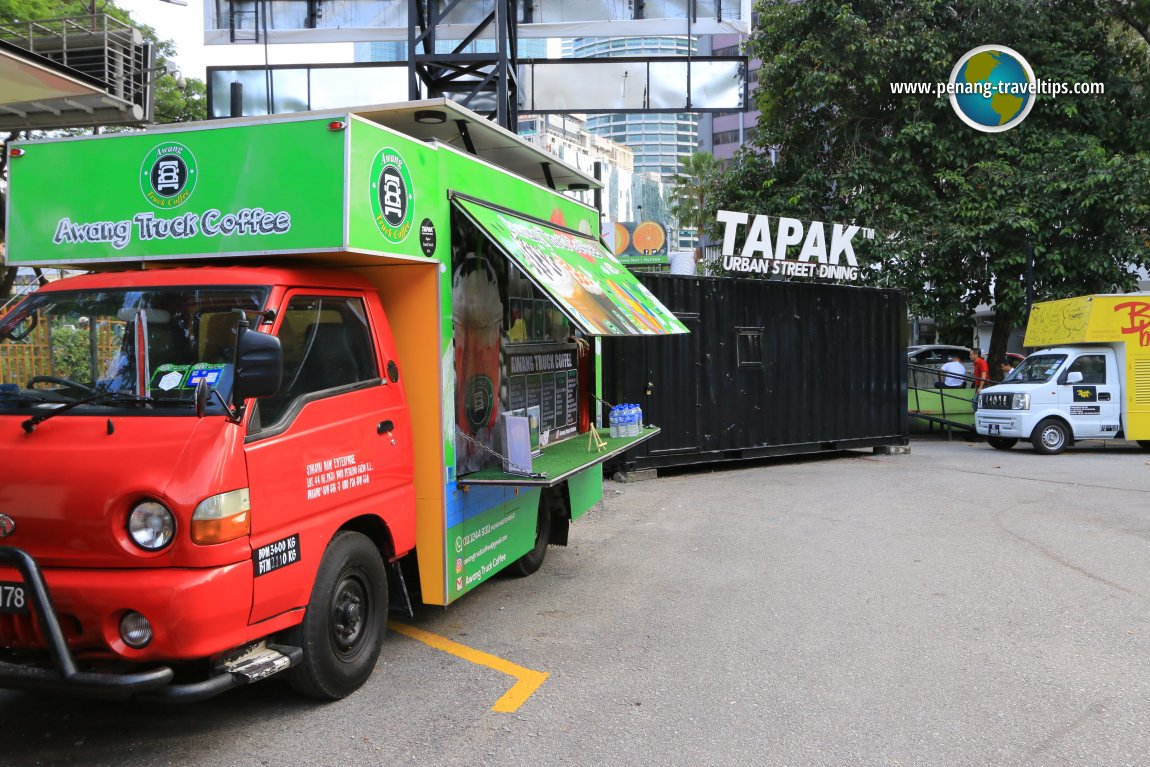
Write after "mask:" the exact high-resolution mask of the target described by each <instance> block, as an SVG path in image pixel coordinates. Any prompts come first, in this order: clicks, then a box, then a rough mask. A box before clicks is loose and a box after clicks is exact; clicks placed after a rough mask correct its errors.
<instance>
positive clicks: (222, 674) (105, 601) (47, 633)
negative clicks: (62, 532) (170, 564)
mask: <svg viewBox="0 0 1150 767" xmlns="http://www.w3.org/2000/svg"><path fill="white" fill-rule="evenodd" d="M247 567H248V570H249V572H248V573H247V574H246V576H245V577H246V579H247V581H248V592H247V593H249V594H250V577H251V576H250V564H248V565H247ZM2 568H11V569H12V570H15V571H16V572H17V573H18V574H19V580H20V581H21V582H22V583H23V584H24V588H25V594H26V601H27V604H28V608H29V612H30V614H31V619H32V620H33V621H34V625H32V629H33V634H34V636H32V637H29V632H28V630H27V627H25V629H24V630H23V631H16V632H15V633H16V634H18V635H22V636H20V637H18V638H19V639H22V640H24V641H22V642H19V641H17V642H14V641H13V639H12V637H11V636H9V637H2V636H0V650H4V649H8V650H14V651H15V652H14V654H15V655H16V656H17V657H20V656H21V651H22V650H24V651H28V650H31V651H33V652H32V653H31V655H32V656H35V657H37V658H38V660H37V661H36V662H13V661H10V660H0V688H10V689H39V690H51V691H56V692H66V693H74V694H80V695H84V696H85V697H96V698H105V699H113V700H124V699H128V698H145V699H153V700H164V701H172V702H185V701H188V702H190V701H195V700H201V699H203V698H208V697H211V696H213V695H217V694H219V693H221V692H224V691H225V690H228V689H231V688H232V687H238V686H240V685H243V684H246V683H248V682H250V681H255V679H258V678H262V677H263V676H265V675H266V674H265V673H261V674H259V675H253V674H251V673H245V672H243V671H241V672H236V671H232V670H228V669H226V668H221V669H219V670H214V671H213V672H212V673H210V674H209V675H208V677H207V678H206V679H203V680H201V681H197V682H193V683H188V684H173V679H174V677H175V672H174V670H173V668H172V666H171V665H168V664H167V663H166V662H163V661H160V660H154V659H152V658H153V657H154V656H156V654H157V653H156V651H155V649H153V648H154V647H155V646H156V645H157V644H160V645H161V646H163V645H172V644H173V643H174V639H175V637H176V636H177V635H178V633H179V630H180V627H181V626H183V627H185V628H187V627H199V628H198V629H197V631H198V632H199V633H196V631H193V632H192V633H191V635H190V636H187V637H186V638H187V639H189V640H190V642H189V643H187V644H186V645H185V653H188V654H187V655H184V654H179V655H177V654H175V653H169V654H168V658H167V660H169V661H176V660H193V659H203V658H208V657H210V656H211V655H213V654H217V653H219V652H221V648H220V636H221V635H222V636H223V637H224V641H223V644H222V649H223V650H227V649H230V648H232V647H236V646H239V645H241V644H243V642H244V641H248V640H249V637H248V636H247V634H248V633H250V632H251V627H249V626H247V621H246V616H247V609H248V606H249V605H250V599H249V600H243V602H244V604H243V611H242V612H243V619H242V620H241V621H240V627H242V628H240V627H236V628H233V629H232V630H231V631H229V630H228V627H227V626H226V624H225V625H220V624H213V623H212V622H211V621H210V620H208V621H204V620H202V618H203V616H200V619H199V620H197V619H196V616H195V615H194V612H195V609H194V608H195V605H188V604H186V603H184V602H182V601H181V599H180V594H179V590H178V589H177V590H176V592H175V593H173V592H172V591H164V590H162V589H158V590H157V592H158V594H157V596H156V597H153V598H152V599H150V600H149V599H143V600H140V599H137V601H136V602H134V603H133V602H132V601H130V600H129V601H121V600H123V599H124V592H123V591H122V590H120V589H116V588H112V589H103V588H99V587H98V586H96V585H95V584H93V583H92V579H93V575H94V574H93V573H90V572H89V573H85V572H84V571H67V573H66V574H65V575H64V577H62V578H61V579H60V580H61V584H59V585H61V586H63V587H64V588H62V589H60V590H61V591H62V592H65V593H69V592H70V593H72V594H75V593H78V592H77V591H76V590H75V589H74V588H70V586H71V585H72V584H73V583H76V582H80V583H83V582H84V580H85V579H87V580H88V589H87V590H86V591H87V595H88V596H90V597H92V601H87V600H85V601H86V603H85V606H84V610H83V611H82V615H83V617H84V619H85V620H87V622H89V624H91V623H94V624H96V625H95V631H96V632H98V633H99V634H100V635H102V637H103V642H102V644H103V647H100V648H92V647H91V646H90V644H89V643H88V642H85V641H83V640H84V639H85V638H87V639H90V637H91V634H92V631H91V630H88V629H84V628H83V622H84V621H81V620H78V619H77V618H76V616H75V615H73V614H72V611H70V610H69V611H67V612H64V613H63V615H64V616H66V617H65V619H64V620H63V621H62V620H61V617H62V612H58V611H57V605H56V604H55V603H54V601H53V596H52V590H51V589H50V588H49V584H48V580H47V579H46V578H45V573H44V572H43V571H42V570H41V569H40V567H39V565H38V564H37V563H36V561H35V560H34V559H33V558H32V557H31V556H29V555H28V554H27V552H24V551H22V550H20V549H16V548H11V547H4V546H0V569H2ZM229 569H231V568H220V569H218V570H213V571H209V577H208V579H207V580H208V581H209V582H210V581H213V580H214V581H223V584H224V586H223V587H224V588H225V589H226V588H227V586H228V585H234V584H232V583H231V581H232V579H231V578H228V577H226V571H227V570H229ZM222 571H224V572H222ZM9 572H10V571H9ZM155 572H156V571H144V572H139V571H136V572H132V571H118V572H116V573H114V574H111V575H110V574H107V573H100V574H99V575H100V576H101V577H102V578H103V581H104V583H108V582H110V580H111V581H115V582H118V583H121V584H123V585H125V586H128V587H130V588H131V589H134V590H135V591H136V593H137V594H140V593H141V592H142V591H144V589H141V584H142V583H144V582H147V579H148V576H149V575H151V574H153V573H155ZM160 572H161V573H163V574H164V575H166V576H170V575H171V574H172V572H175V573H177V574H179V572H180V571H160ZM185 574H186V573H185ZM77 576H78V581H77V580H75V579H76V578H77ZM201 577H202V576H200V577H196V578H193V579H192V580H193V582H194V583H197V584H200V585H201V586H203V585H205V584H204V583H203V581H201ZM209 585H210V584H209ZM219 588H220V586H219V584H217V586H216V588H214V589H213V588H208V589H202V588H201V589H198V590H197V591H208V592H210V593H208V594H204V595H201V598H206V599H208V600H209V601H211V600H210V598H211V597H219V598H220V599H221V602H222V603H226V600H224V597H230V598H231V599H232V600H235V598H236V594H234V593H233V594H225V593H223V592H221V591H219ZM141 602H142V603H141ZM116 603H118V604H119V606H118V607H111V606H110V605H111V604H116ZM165 603H166V604H165ZM189 607H191V608H192V610H191V613H192V614H189ZM140 608H142V609H140ZM152 608H155V609H152ZM126 609H138V610H139V611H140V612H141V613H142V614H144V615H145V616H147V617H149V618H150V619H151V620H152V621H153V626H154V627H155V639H154V641H153V642H152V643H151V644H150V645H149V647H148V648H145V649H142V650H132V648H130V647H128V646H127V645H125V644H124V643H123V641H122V640H121V639H120V638H119V617H120V616H121V615H122V614H123V613H124V612H125V610H126ZM149 612H150V613H151V614H150V615H149ZM181 614H182V615H183V616H184V617H183V620H182V621H181V620H173V616H176V615H181ZM0 617H9V616H0ZM10 617H13V618H15V617H20V618H24V617H25V616H10ZM8 625H9V627H11V626H12V625H15V624H8ZM162 627H163V628H162ZM213 634H214V635H215V637H216V639H215V641H214V642H213V645H206V644H205V643H204V642H205V641H206V639H207V637H208V636H209V635H213ZM69 635H71V636H69ZM234 637H239V638H238V639H237V640H236V641H234V642H232V643H229V641H230V640H231V639H233V638H234ZM29 640H32V641H29ZM73 644H78V645H80V646H81V648H82V651H85V652H88V651H92V650H93V649H95V650H96V651H97V654H100V655H103V656H111V657H113V658H115V659H116V660H117V661H126V662H127V663H128V664H130V665H129V667H130V668H131V669H132V670H130V671H126V672H106V671H93V670H87V669H81V668H80V663H78V662H77V660H76V657H75V656H74V655H73V646H72V645H73ZM84 645H88V646H84ZM209 646H215V648H216V649H214V650H207V649H206V648H207V647H209ZM101 651H102V652H101ZM276 651H277V652H281V653H282V654H283V655H285V656H286V658H287V659H288V661H289V662H288V663H287V664H286V665H296V664H297V663H298V662H299V661H300V659H301V658H302V653H301V652H300V651H299V650H298V648H276ZM43 652H46V653H47V659H46V661H42V660H40V658H42V657H43ZM160 652H161V653H162V652H163V651H162V650H161V651H160ZM25 654H26V653H25ZM117 656H118V657H117ZM121 665H123V664H121ZM286 665H284V666H283V667H286ZM277 670H278V669H277Z"/></svg>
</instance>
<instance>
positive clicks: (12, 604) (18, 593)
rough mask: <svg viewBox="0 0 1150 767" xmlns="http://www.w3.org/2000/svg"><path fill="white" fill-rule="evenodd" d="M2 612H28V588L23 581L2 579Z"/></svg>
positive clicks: (0, 593)
mask: <svg viewBox="0 0 1150 767" xmlns="http://www.w3.org/2000/svg"><path fill="white" fill-rule="evenodd" d="M0 613H20V614H21V615H26V614H27V613H28V590H27V589H26V588H24V584H23V583H13V582H11V581H0Z"/></svg>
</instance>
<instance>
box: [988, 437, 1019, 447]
mask: <svg viewBox="0 0 1150 767" xmlns="http://www.w3.org/2000/svg"><path fill="white" fill-rule="evenodd" d="M986 444H988V445H990V446H991V447H993V448H995V449H996V450H1009V449H1010V448H1012V447H1014V446H1015V445H1017V444H1018V440H1016V439H1015V438H1014V437H987V438H986Z"/></svg>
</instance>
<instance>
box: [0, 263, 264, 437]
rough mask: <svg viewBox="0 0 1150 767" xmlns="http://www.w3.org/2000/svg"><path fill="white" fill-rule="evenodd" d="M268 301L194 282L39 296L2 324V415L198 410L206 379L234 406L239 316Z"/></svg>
mask: <svg viewBox="0 0 1150 767" xmlns="http://www.w3.org/2000/svg"><path fill="white" fill-rule="evenodd" d="M267 294H268V289H267V288H266V287H262V286H261V287H249V286H242V287H235V286H228V287H202V286H194V285H192V286H179V287H173V286H163V287H155V288H143V289H132V290H95V291H94V290H84V291H68V292H47V293H37V294H33V295H31V296H29V297H28V298H27V299H25V300H24V301H23V302H22V303H20V304H18V305H17V306H16V307H15V308H13V309H12V310H11V311H10V312H8V313H7V315H6V316H4V317H2V318H0V413H2V412H10V411H13V410H15V411H17V412H19V411H23V412H39V411H41V410H43V409H44V408H61V409H62V408H63V406H65V405H69V406H71V407H69V412H76V413H77V414H79V413H80V412H91V409H98V410H101V411H104V410H108V409H111V410H126V409H130V410H132V411H135V412H140V413H141V414H146V413H148V412H152V411H157V412H161V411H162V412H163V414H165V415H171V414H173V413H181V414H182V413H194V407H192V405H194V399H195V388H196V385H197V384H198V383H199V381H201V380H204V381H206V383H207V384H208V385H209V386H210V387H212V388H214V389H216V390H217V391H219V393H220V394H221V395H222V397H223V399H224V400H225V401H227V400H228V397H229V396H230V394H231V383H232V362H233V356H234V349H235V339H236V328H237V323H238V319H239V315H238V313H237V312H236V311H235V310H236V309H239V310H242V311H244V312H247V313H254V312H258V311H259V310H260V309H261V308H262V307H263V304H264V302H265V301H266V299H267ZM209 402H210V404H209V412H223V410H222V405H220V404H219V401H218V399H217V398H216V397H212V398H210V400H209ZM72 408H75V410H72ZM62 413H63V410H62Z"/></svg>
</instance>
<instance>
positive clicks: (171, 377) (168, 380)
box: [156, 370, 184, 391]
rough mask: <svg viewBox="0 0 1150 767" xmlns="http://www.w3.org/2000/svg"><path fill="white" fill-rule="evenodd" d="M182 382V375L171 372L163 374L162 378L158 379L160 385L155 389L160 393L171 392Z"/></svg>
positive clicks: (177, 372)
mask: <svg viewBox="0 0 1150 767" xmlns="http://www.w3.org/2000/svg"><path fill="white" fill-rule="evenodd" d="M183 381H184V374H183V373H181V372H179V371H176V370H173V371H172V372H171V373H165V374H164V375H163V377H162V378H160V383H159V385H158V386H156V388H157V389H159V390H161V391H171V390H172V389H175V388H176V387H178V386H179V385H180V384H181V383H183Z"/></svg>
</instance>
